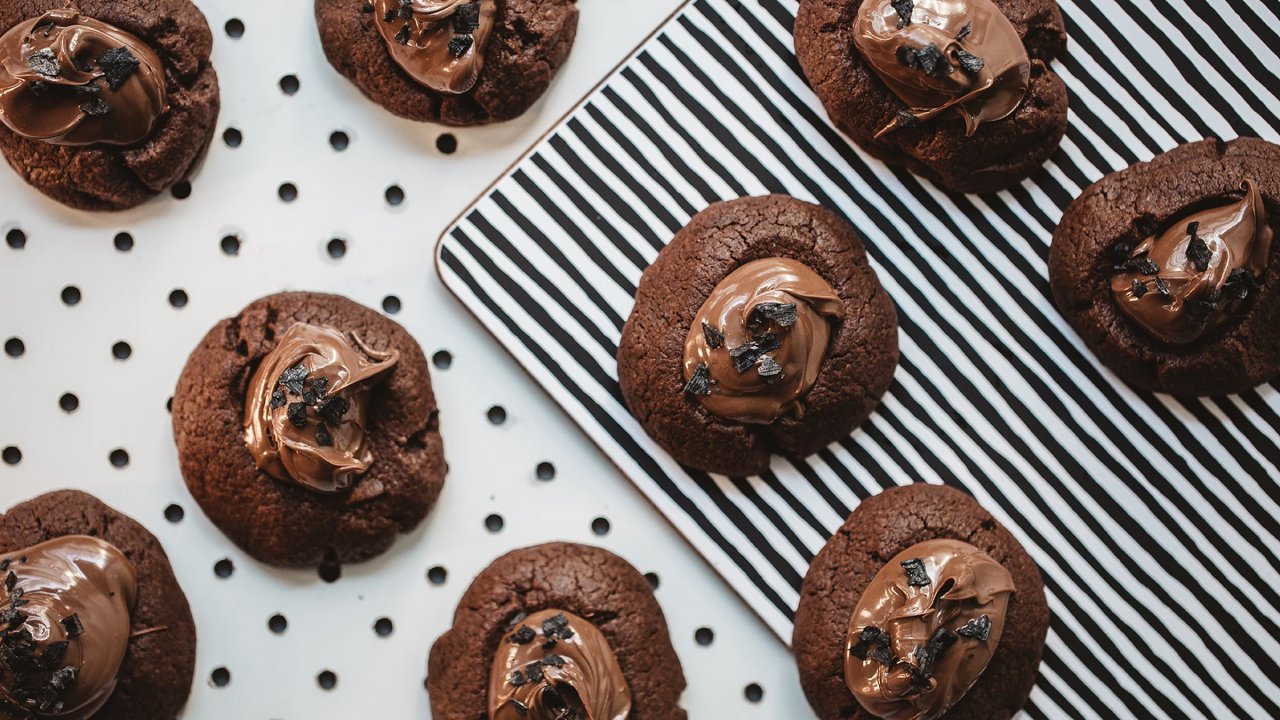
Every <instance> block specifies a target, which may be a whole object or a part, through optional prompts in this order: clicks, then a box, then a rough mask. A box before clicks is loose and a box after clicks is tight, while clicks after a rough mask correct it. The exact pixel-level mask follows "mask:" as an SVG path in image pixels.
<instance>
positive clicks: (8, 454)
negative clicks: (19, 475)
mask: <svg viewBox="0 0 1280 720" xmlns="http://www.w3.org/2000/svg"><path fill="white" fill-rule="evenodd" d="M0 458H3V459H4V464H5V465H17V464H18V463H20V462H22V451H21V450H19V449H18V447H17V446H16V445H9V446H8V447H6V448H5V449H4V450H2V451H0Z"/></svg>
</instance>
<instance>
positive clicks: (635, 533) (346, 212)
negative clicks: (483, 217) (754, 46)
mask: <svg viewBox="0 0 1280 720" xmlns="http://www.w3.org/2000/svg"><path fill="white" fill-rule="evenodd" d="M198 4H199V5H200V6H201V9H202V10H204V12H205V14H206V16H207V17H208V19H209V23H210V26H211V27H212V28H213V30H214V35H215V42H214V65H215V67H216V69H217V71H218V74H219V79H220V82H221V86H222V114H221V117H220V119H219V123H218V130H217V137H216V139H215V141H214V144H213V147H212V149H211V151H210V153H209V157H208V159H207V160H206V162H205V165H204V167H203V168H202V169H201V171H200V172H199V173H198V174H197V175H196V176H195V177H194V178H193V179H192V182H191V183H190V184H189V185H187V184H184V185H181V186H179V187H177V188H175V189H174V191H173V192H172V193H171V194H170V195H166V196H164V197H161V198H159V199H156V200H154V201H152V202H150V203H147V204H146V205H144V206H142V207H140V208H137V209H135V210H132V211H129V212H126V213H122V214H90V213H81V212H74V211H69V210H66V209H64V208H62V207H60V206H58V205H57V204H55V203H53V202H51V201H48V200H46V199H45V198H44V197H43V196H41V195H40V194H39V193H37V192H35V191H34V190H31V189H30V188H28V187H26V186H25V185H24V184H23V183H22V181H21V179H20V178H18V176H17V175H16V174H14V173H13V172H12V171H11V170H9V169H8V168H7V167H5V168H2V169H0V234H2V235H3V236H4V241H3V244H0V308H2V309H0V342H2V343H3V346H4V351H3V354H2V355H0V384H2V386H3V388H4V390H3V392H4V401H3V403H0V407H3V409H4V412H3V413H0V460H2V461H3V462H2V463H0V506H3V507H9V506H10V505H12V504H14V503H16V502H19V501H21V500H24V499H26V498H30V497H33V496H35V495H38V494H40V493H42V492H45V491H49V490H54V489H58V488H63V487H72V488H78V489H82V490H86V491H88V492H91V493H93V494H95V495H97V496H98V497H100V498H102V499H103V500H104V501H105V502H107V503H108V504H110V505H112V506H114V507H116V508H118V509H120V510H122V511H124V512H126V513H128V514H129V515H131V516H133V517H134V518H136V519H137V520H138V521H140V522H141V523H143V524H144V525H146V526H147V527H148V528H149V529H150V530H151V531H152V532H153V533H155V534H156V536H157V537H158V538H159V539H160V541H161V542H162V543H163V544H164V546H165V549H166V551H167V552H168V553H169V556H170V558H171V559H172V561H173V565H174V569H175V571H176V573H177V575H178V579H179V580H180V582H181V583H182V586H183V588H184V589H185V591H186V593H187V596H188V598H189V599H190V601H191V606H192V609H193V611H194V613H195V616H196V622H197V626H198V633H199V643H198V656H197V666H196V677H195V679H194V688H193V691H192V696H191V701H190V703H189V704H188V706H187V710H186V713H185V715H184V717H185V718H200V719H205V718H210V719H212V718H231V717H234V718H246V719H251V720H270V719H278V720H292V719H294V718H299V719H301V718H353V717H380V718H426V717H429V710H428V699H427V694H426V691H425V688H424V686H423V678H424V676H425V673H426V656H427V651H428V649H429V647H430V645H431V642H432V641H433V640H434V639H435V638H436V637H437V636H438V635H439V634H440V633H441V632H443V631H444V630H445V629H446V628H447V627H448V626H449V624H450V622H451V618H452V614H453V609H454V605H455V604H456V602H457V600H458V598H459V596H460V595H461V593H462V591H463V590H464V589H465V588H466V586H467V584H468V583H469V582H470V580H471V578H472V577H473V576H474V575H475V574H476V573H477V572H478V571H479V570H480V569H482V568H483V567H484V566H485V565H486V564H488V563H489V562H490V561H491V560H492V559H493V558H495V557H497V556H498V555H500V554H502V553H504V552H506V551H508V550H511V549H513V548H517V547H522V546H525V545H530V544H534V543H538V542H545V541H549V540H572V541H578V542H587V543H593V544H597V545H601V546H603V547H606V548H608V549H610V550H613V551H614V552H617V553H619V554H620V555H622V556H623V557H625V558H626V559H627V560H629V561H630V562H631V563H632V564H634V565H635V566H636V567H637V568H639V569H640V571H641V572H644V573H647V574H648V576H649V578H650V581H651V583H652V584H654V585H656V586H657V597H658V600H659V601H660V602H661V603H662V605H663V608H664V609H665V611H666V613H667V620H668V623H669V625H670V627H671V633H672V638H673V641H674V643H675V645H676V649H677V652H678V653H679V654H680V657H681V661H682V663H683V665H684V669H685V674H686V676H687V677H688V679H689V685H690V688H689V690H688V691H687V693H686V695H685V703H684V704H685V706H686V708H688V710H689V712H690V717H692V718H695V719H696V718H720V717H735V718H738V717H740V718H753V717H754V718H804V717H811V715H810V713H809V711H808V710H807V708H806V707H805V704H804V702H803V699H802V697H801V695H800V690H799V687H798V683H797V680H796V678H795V670H794V666H793V664H792V662H791V659H790V657H789V655H788V654H787V652H786V650H785V648H784V647H783V646H782V644H781V643H779V642H778V641H777V640H776V639H775V638H774V637H773V636H772V635H771V634H770V633H769V632H768V631H767V630H766V629H765V627H764V626H763V625H761V624H760V623H759V622H758V621H757V620H756V619H755V617H754V616H753V615H752V614H751V613H750V612H749V611H748V610H747V609H746V608H745V606H744V605H743V604H742V603H741V602H740V601H739V600H738V599H737V598H736V596H734V595H732V594H731V593H730V591H729V590H728V589H727V588H726V587H725V585H724V584H723V583H722V582H721V581H720V580H719V579H718V577H717V576H716V575H715V573H714V571H713V570H712V569H711V568H710V567H709V566H707V565H706V564H704V563H703V562H702V561H701V560H700V559H699V558H698V557H697V556H696V555H695V554H694V552H693V551H692V550H691V549H690V548H689V547H688V546H687V545H686V544H685V543H684V541H683V540H681V539H680V538H679V537H678V536H677V534H676V533H675V531H674V530H672V529H671V527H670V526H669V525H668V524H667V523H666V521H665V520H663V519H662V518H661V516H660V515H659V514H658V513H657V512H656V511H655V510H654V509H653V508H652V507H651V506H650V505H649V504H648V503H647V502H646V501H645V500H644V499H643V497H642V496H641V495H640V494H639V493H638V492H637V491H635V490H634V489H633V488H632V487H631V486H630V485H629V484H628V482H627V481H626V480H625V479H624V478H623V477H622V476H621V475H619V474H618V472H617V471H616V470H615V469H614V468H613V467H612V466H611V465H610V464H608V463H607V462H606V461H605V460H604V459H603V458H602V456H601V455H600V454H599V452H598V451H597V450H596V449H595V448H594V446H592V445H591V444H590V443H589V442H588V441H587V440H586V439H585V437H584V436H582V434H581V433H580V432H579V431H578V430H577V428H576V427H575V426H574V425H573V424H572V423H571V422H570V421H569V420H568V419H567V418H566V417H565V416H564V415H563V414H562V413H561V412H560V411H559V410H558V409H557V408H556V407H555V406H554V404H553V403H552V402H551V401H550V400H549V399H548V398H547V397H546V396H545V395H544V394H543V393H542V392H541V391H540V390H538V389H537V388H536V387H535V386H534V385H533V383H532V382H531V381H530V380H529V379H528V377H527V376H526V375H525V374H524V373H523V372H522V371H520V370H519V368H518V367H517V366H516V364H515V363H514V362H513V361H512V360H511V359H510V358H509V357H508V356H507V355H506V353H505V352H504V351H503V350H502V349H501V348H500V347H499V346H498V345H497V344H496V343H495V342H494V341H493V340H492V339H491V338H489V337H488V335H486V334H485V333H484V331H483V330H482V329H481V328H480V326H479V325H478V324H477V323H476V322H475V321H474V320H473V319H472V318H471V317H470V316H469V315H468V314H467V312H466V311H465V310H464V309H463V308H462V307H461V306H460V305H459V304H458V303H457V302H456V301H455V300H454V299H453V298H452V296H450V295H449V294H448V293H447V292H446V291H445V290H444V288H443V287H442V286H441V285H440V282H439V279H438V277H437V276H436V273H435V272H434V270H433V268H432V265H431V263H432V250H433V246H434V244H435V240H436V238H437V237H438V236H439V235H440V233H441V232H442V231H443V230H444V229H445V227H446V226H447V225H448V224H449V222H450V221H451V220H452V219H453V218H454V217H455V216H456V215H457V214H458V213H459V212H460V211H461V210H462V209H463V208H465V207H466V206H467V204H468V203H469V202H470V201H471V200H472V199H473V198H474V197H475V196H476V195H478V194H479V193H480V192H481V191H482V190H483V189H484V188H485V187H486V186H487V185H488V184H489V183H490V182H491V181H492V180H494V179H496V178H497V177H498V176H499V175H500V174H502V172H503V171H504V169H505V168H507V167H508V165H509V164H510V163H511V162H512V161H514V160H515V159H516V158H518V157H519V155H520V154H521V153H522V152H523V151H524V150H525V149H526V148H527V147H528V146H529V145H531V144H532V143H533V142H534V141H535V140H536V139H537V137H538V136H539V135H540V134H541V133H542V132H544V131H545V130H546V129H547V128H549V127H550V126H551V125H552V124H553V123H554V122H555V120H556V119H557V118H559V117H560V116H561V115H562V114H563V113H564V112H565V111H567V110H568V109H569V108H570V107H571V106H572V105H573V104H574V103H575V102H576V101H577V99H579V98H580V97H581V96H582V95H583V94H585V93H586V92H587V91H588V90H589V89H590V88H591V87H592V86H593V85H594V84H595V83H596V82H597V81H599V80H600V79H601V78H602V77H603V76H604V75H605V74H606V72H607V70H608V69H609V68H611V67H612V66H613V65H614V64H615V63H617V62H618V61H619V60H621V59H622V58H623V56H624V55H625V54H626V52H627V51H628V50H629V49H630V48H632V47H634V46H636V45H637V44H638V43H639V42H640V41H641V40H642V39H643V37H644V36H645V35H647V34H648V32H649V31H651V30H652V29H653V28H656V27H657V26H658V24H659V23H660V22H661V20H662V19H664V18H665V17H666V16H667V15H668V14H669V13H670V12H671V11H672V10H673V9H674V8H675V6H676V5H677V4H678V2H677V1H676V0H647V1H646V2H639V3H623V2H621V0H580V7H581V11H582V18H581V23H580V32H579V37H578V41H577V45H576V47H575V49H574V51H573V54H572V56H571V57H570V60H569V62H568V64H567V65H566V67H565V68H564V69H563V71H562V72H561V75H560V77H559V78H558V79H557V81H556V82H555V84H554V85H553V87H552V90H551V92H550V93H549V94H548V97H547V98H546V99H544V100H543V101H542V102H541V103H539V104H538V105H537V106H536V107H535V108H534V109H533V110H532V111H531V112H530V113H529V114H528V115H527V116H526V117H524V118H522V119H520V120H517V121H515V122H512V123H508V124H505V125H501V126H498V127H492V128H481V129H474V130H450V129H446V128H441V127H438V126H431V125H421V124H415V123H411V122H407V121H402V120H399V119H397V118H394V117H392V116H391V115H389V114H388V113H386V112H384V111H382V110H381V109H380V108H378V107H376V106H375V105H373V104H372V103H371V102H369V101H368V100H366V99H365V98H364V97H363V96H361V95H360V93H359V92H358V91H357V90H356V89H355V88H354V87H353V86H351V85H350V84H349V83H348V82H347V81H346V80H344V79H343V78H341V77H340V76H339V75H338V74H337V73H336V72H334V71H333V70H332V69H331V68H330V67H329V65H328V64H327V63H326V62H325V60H324V57H323V54H322V52H321V50H320V46H319V41H318V38H317V35H316V32H315V25H314V19H313V16H312V11H311V3H309V2H305V1H304V0H294V1H293V2H288V3H270V4H264V3H248V2H245V1H244V0H201V2H199V3H198ZM288 289H308V290H320V291H326V292H336V293H341V294H344V295H347V296H348V297H350V298H352V299H354V300H356V301H358V302H361V303H363V304H365V305H367V306H369V307H372V308H375V309H380V310H381V311H382V312H385V313H387V314H388V315H390V316H391V317H393V318H395V319H396V320H397V321H399V322H400V323H402V324H403V325H404V326H405V327H406V328H407V329H408V330H409V331H410V332H411V333H412V334H413V335H414V336H415V337H416V338H417V339H418V341H419V342H420V343H421V344H422V346H423V349H424V351H425V352H426V354H427V356H428V357H430V358H431V360H432V373H433V381H434V384H435V389H436V394H437V397H438V401H439V404H440V408H441V427H442V431H443V434H444V438H445V452H446V455H447V459H448V461H449V465H450V472H449V476H448V481H447V482H446V485H445V489H444V492H443V494H442V496H441V498H440V501H439V503H438V505H437V506H436V508H435V510H434V511H433V512H432V514H431V516H430V517H429V518H428V519H427V521H426V522H425V523H424V524H423V526H422V527H421V528H420V529H419V530H417V531H416V532H414V533H412V534H410V535H407V536H405V537H403V538H402V539H401V540H400V541H398V542H397V543H396V545H395V546H394V548H393V549H392V550H391V551H390V552H389V553H387V554H386V555H384V556H382V557H380V558H378V559H376V560H374V561H372V562H369V563H365V564H362V565H354V566H344V567H343V568H342V569H341V574H340V577H337V578H334V577H332V576H331V575H330V576H329V577H323V578H322V577H320V574H319V573H317V572H316V571H279V570H274V569H272V568H269V567H266V566H263V565H261V564H259V563H256V562H255V561H253V560H251V559H250V558H248V557H247V556H245V555H244V554H243V553H241V552H240V551H239V550H237V549H236V548H235V547H234V546H232V545H231V544H230V543H229V542H228V541H227V540H226V539H225V538H224V537H223V536H222V535H221V533H219V532H218V531H217V529H216V528H214V527H213V526H212V525H211V524H210V523H209V522H208V520H207V519H206V518H205V517H204V515H203V513H202V512H201V511H200V508H199V507H198V506H196V505H195V504H194V502H193V501H192V499H191V497H190V495H189V494H188V493H187V491H186V488H185V486H184V485H183V482H182V479H181V476H180V474H179V472H178V464H177V455H176V451H175V449H174V445H173V439H172V433H171V430H170V424H169V422H170V417H169V414H168V412H167V404H168V401H169V398H170V396H171V395H172V393H173V388H174V384H175V382H176V380H177V378H178V374H179V372H180V371H181V369H182V365H183V363H184V362H185V360H186V357H187V354H188V353H189V352H190V351H191V349H192V348H193V347H194V345H195V344H196V342H197V341H198V340H199V339H200V337H201V336H202V335H203V334H204V333H205V332H206V331H207V330H208V328H209V327H210V326H211V325H212V324H213V323H215V322H216V321H217V320H219V319H220V318H223V317H226V316H228V315H232V314H234V313H236V312H237V311H239V309H240V308H241V307H243V306H244V305H245V304H247V303H248V302H250V301H251V300H253V299H255V298H257V297H260V296H262V295H266V294H269V293H272V292H277V291H280V290H288ZM531 509H534V510H531Z"/></svg>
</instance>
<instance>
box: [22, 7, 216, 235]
mask: <svg viewBox="0 0 1280 720" xmlns="http://www.w3.org/2000/svg"><path fill="white" fill-rule="evenodd" d="M0 33H3V36H2V37H0V151H3V152H4V155H5V157H6V158H7V159H8V160H9V164H10V165H12V166H13V168H14V170H17V171H18V174H20V175H22V177H23V178H25V179H26V181H27V182H28V183H30V184H31V185H32V187H35V188H36V189H37V190H39V191H41V192H43V193H44V194H46V195H48V196H49V197H51V198H53V199H54V200H57V201H58V202H60V203H63V204H65V205H69V206H71V207H73V208H78V209H81V210H124V209H127V208H131V207H134V206H135V205H139V204H141V203H142V202H144V201H146V200H148V199H150V198H151V197H154V196H155V195H156V194H158V193H160V192H163V191H165V190H167V189H169V188H170V187H172V186H173V185H175V184H177V183H178V182H180V181H182V180H184V179H185V178H187V177H188V176H190V175H191V173H192V172H194V171H195V168H196V166H197V165H198V164H199V163H200V160H201V159H202V158H203V157H204V154H205V151H206V150H207V149H208V147H209V142H210V141H211V140H212V138H213V133H214V126H215V124H216V123H217V119H218V109H219V97H218V78H217V75H215V74H214V71H213V66H212V65H210V64H209V53H210V51H211V50H212V47H213V36H212V34H211V33H210V32H209V25H208V23H207V22H205V18H204V15H202V14H201V13H200V11H199V10H198V9H197V8H196V6H195V5H193V4H192V3H191V2H190V0H78V2H77V3H73V4H68V3H67V2H65V0H11V1H10V2H5V3H0Z"/></svg>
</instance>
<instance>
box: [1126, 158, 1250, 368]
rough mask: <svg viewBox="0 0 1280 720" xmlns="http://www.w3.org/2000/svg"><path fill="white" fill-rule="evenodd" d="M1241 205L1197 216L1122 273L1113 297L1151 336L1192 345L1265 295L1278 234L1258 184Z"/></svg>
mask: <svg viewBox="0 0 1280 720" xmlns="http://www.w3.org/2000/svg"><path fill="white" fill-rule="evenodd" d="M1243 189H1244V197H1243V198H1242V199H1240V200H1239V201H1238V202H1234V203H1231V204H1229V205H1221V206H1218V207H1213V208H1209V209H1208V210H1202V211H1200V212H1196V213H1192V214H1190V215H1187V216H1184V217H1182V218H1181V219H1179V220H1177V221H1175V222H1174V223H1173V225H1172V226H1171V227H1169V229H1167V230H1165V231H1164V232H1163V233H1161V234H1160V235H1158V236H1157V235H1152V236H1151V237H1148V238H1146V239H1145V240H1143V241H1142V242H1141V243H1139V244H1138V245H1137V247H1135V248H1133V250H1132V253H1125V252H1124V251H1125V250H1126V249H1127V248H1125V247H1124V246H1121V247H1120V248H1119V250H1120V254H1121V255H1122V256H1126V255H1127V257H1125V258H1124V261H1123V263H1122V264H1121V265H1119V266H1118V267H1117V270H1119V271H1120V272H1119V273H1118V274H1117V275H1116V276H1115V277H1114V278H1112V280H1111V292H1112V294H1113V295H1114V296H1115V299H1116V303H1117V304H1118V305H1119V306H1120V310H1121V311H1123V312H1124V314H1126V315H1128V316H1129V317H1130V318H1131V319H1132V320H1133V321H1134V322H1135V323H1137V324H1138V326H1139V327H1141V328H1142V329H1143V330H1146V331H1147V332H1148V333H1150V334H1151V335H1153V336H1155V337H1156V338H1158V339H1160V340H1163V341H1164V342H1166V343H1169V344H1171V345H1185V344H1187V343H1190V342H1193V341H1195V340H1196V339H1198V338H1199V337H1201V336H1202V335H1203V334H1204V333H1205V332H1207V331H1209V330H1210V329H1212V328H1214V327H1217V326H1218V325H1220V324H1221V323H1222V322H1223V321H1224V320H1226V319H1227V318H1228V317H1230V316H1231V315H1232V314H1233V313H1235V311H1236V310H1238V309H1239V307H1240V306H1241V305H1242V304H1243V303H1244V301H1245V299H1246V298H1247V297H1248V296H1249V293H1250V292H1252V291H1253V290H1254V289H1256V288H1257V286H1258V285H1257V284H1258V282H1259V281H1260V279H1261V278H1262V274H1263V273H1264V272H1265V271H1266V269H1267V264H1268V262H1269V260H1270V256H1271V239H1272V236H1273V232H1272V229H1271V226H1270V225H1269V224H1268V222H1267V209H1266V206H1265V203H1264V202H1263V199H1262V194H1261V193H1260V192H1258V186H1257V185H1255V184H1254V182H1253V181H1252V180H1246V181H1245V182H1244V186H1243Z"/></svg>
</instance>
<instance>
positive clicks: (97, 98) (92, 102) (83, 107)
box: [80, 95, 111, 117]
mask: <svg viewBox="0 0 1280 720" xmlns="http://www.w3.org/2000/svg"><path fill="white" fill-rule="evenodd" d="M80 112H82V113H84V114H85V115H89V116H91V117H101V116H103V115H106V114H107V113H109V112H111V105H109V104H108V103H107V101H106V100H103V99H102V96H101V95H90V96H89V98H88V99H86V100H85V101H84V102H82V103H80Z"/></svg>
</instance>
